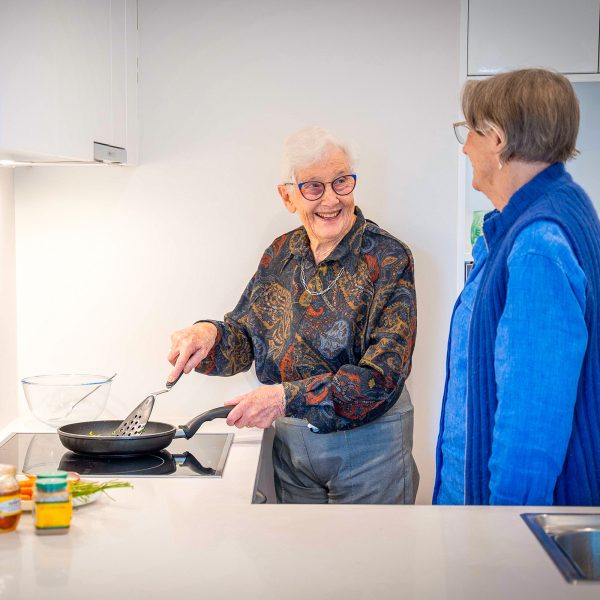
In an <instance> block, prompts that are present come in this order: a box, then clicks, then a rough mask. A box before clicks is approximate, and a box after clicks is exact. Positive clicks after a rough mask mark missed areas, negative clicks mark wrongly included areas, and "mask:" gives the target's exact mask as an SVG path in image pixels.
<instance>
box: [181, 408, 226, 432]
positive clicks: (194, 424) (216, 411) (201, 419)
mask: <svg viewBox="0 0 600 600" xmlns="http://www.w3.org/2000/svg"><path fill="white" fill-rule="evenodd" d="M234 408H235V407H234V406H217V408H211V409H210V410H209V411H206V412H205V413H202V414H201V415H198V416H197V417H194V418H193V419H192V420H191V421H190V422H189V423H186V424H185V425H180V426H179V429H180V430H181V431H183V433H184V435H185V437H186V439H188V440H189V439H190V438H191V437H192V436H193V435H194V434H195V433H196V431H198V429H200V425H202V423H206V421H212V420H213V419H225V418H226V417H227V415H228V414H229V413H230V412H231V411H232V410H233V409H234ZM175 437H177V434H175Z"/></svg>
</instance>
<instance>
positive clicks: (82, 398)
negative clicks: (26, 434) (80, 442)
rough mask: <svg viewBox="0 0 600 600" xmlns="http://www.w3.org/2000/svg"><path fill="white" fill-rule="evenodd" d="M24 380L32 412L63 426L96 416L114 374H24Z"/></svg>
mask: <svg viewBox="0 0 600 600" xmlns="http://www.w3.org/2000/svg"><path fill="white" fill-rule="evenodd" d="M21 383H22V384H23V390H24V391H25V398H26V400H27V405H28V406H29V410H31V412H32V413H33V415H34V416H35V417H37V418H38V419H39V420H40V421H43V422H44V423H47V424H48V425H52V426H53V427H62V426H63V425H67V424H68V423H78V422H80V421H94V420H95V419H97V418H98V417H99V416H100V415H101V414H102V411H103V410H104V408H105V406H106V401H107V400H108V394H109V392H110V384H111V383H112V377H106V376H105V375H83V374H66V375H36V376H33V377H25V378H24V379H22V380H21ZM86 394H87V396H86Z"/></svg>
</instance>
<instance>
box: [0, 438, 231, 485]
mask: <svg viewBox="0 0 600 600" xmlns="http://www.w3.org/2000/svg"><path fill="white" fill-rule="evenodd" d="M233 435H234V434H233V433H197V434H196V435H194V436H193V437H192V438H191V439H189V440H186V439H184V438H181V439H175V440H173V441H172V442H171V443H170V444H169V446H168V447H167V448H166V449H164V450H160V451H159V452H152V453H148V454H140V455H136V456H129V457H124V456H90V455H83V454H76V453H74V452H70V451H69V450H67V449H66V448H65V447H64V446H63V445H62V444H61V442H60V439H59V437H58V434H56V433H14V434H12V435H11V436H10V437H8V438H7V439H6V440H5V441H4V442H3V443H2V445H0V463H4V464H10V465H15V466H16V467H17V469H18V470H20V471H23V472H24V473H32V474H36V473H40V472H43V471H53V470H56V469H61V470H63V471H76V472H77V473H79V474H80V475H85V476H94V477H121V476H127V477H217V478H218V477H222V476H223V469H224V468H225V462H226V461H227V455H228V454H229V449H230V447H231V444H232V442H233Z"/></svg>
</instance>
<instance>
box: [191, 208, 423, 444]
mask: <svg viewBox="0 0 600 600" xmlns="http://www.w3.org/2000/svg"><path fill="white" fill-rule="evenodd" d="M355 211H356V221H355V223H354V225H353V227H352V229H351V230H350V231H349V232H348V234H347V235H346V236H345V237H344V239H343V240H342V241H341V242H340V243H339V244H338V246H337V247H336V248H335V249H334V250H333V252H332V253H331V254H330V255H329V256H328V257H327V258H326V259H325V260H323V261H322V262H321V263H319V265H316V264H315V261H314V258H313V255H312V252H311V249H310V245H309V240H308V236H307V234H306V230H305V229H304V227H299V228H298V229H295V230H294V231H291V232H289V233H286V234H284V235H282V236H281V237H279V238H277V239H276V240H275V241H274V242H273V243H272V244H271V246H270V247H269V248H268V249H267V250H266V251H265V253H264V255H263V257H262V259H261V261H260V264H259V266H258V270H257V271H256V273H255V274H254V277H252V279H251V281H250V283H249V284H248V286H247V287H246V290H245V291H244V294H243V295H242V297H241V299H240V301H239V302H238V305H237V306H236V307H235V309H234V310H233V311H232V312H230V313H228V314H227V315H225V320H224V321H223V322H222V321H210V322H211V323H214V325H216V327H217V329H218V335H217V340H216V343H215V345H214V347H213V349H212V350H211V352H210V353H209V354H208V356H207V357H206V358H205V359H204V360H203V361H202V363H200V365H198V367H197V369H196V370H197V371H199V372H201V373H205V374H207V375H221V376H229V375H235V374H236V373H239V372H241V371H245V370H247V369H249V368H250V366H251V364H252V361H253V360H254V361H255V362H256V374H257V376H258V379H259V380H260V381H261V382H262V383H263V384H278V383H283V386H284V389H285V400H286V416H289V417H297V418H301V419H306V420H307V421H308V423H309V424H311V425H312V426H313V427H314V428H316V429H318V431H319V432H320V433H328V432H331V431H338V430H343V429H351V428H353V427H358V426H359V425H363V424H364V423H368V422H370V421H372V420H374V419H376V418H377V417H379V416H381V415H382V414H383V413H385V412H386V411H387V410H388V409H389V408H390V407H392V406H393V405H394V403H395V402H396V400H397V399H398V397H399V395H400V393H401V392H402V388H403V386H404V381H405V380H406V378H407V377H408V375H409V373H410V368H411V357H412V352H413V346H414V342H415V335H416V327H417V310H416V300H415V287H414V276H413V260H412V255H411V253H410V250H409V249H408V247H407V246H406V245H405V244H403V243H402V242H400V241H399V240H397V239H396V238H395V237H393V236H392V235H390V234H389V233H387V232H386V231H384V230H383V229H380V228H379V227H378V226H377V225H376V224H375V223H373V222H372V221H368V220H365V218H364V217H363V215H362V212H361V211H360V209H358V208H356V209H355ZM305 284H306V285H305ZM328 288H329V289H328ZM327 289H328V291H326V292H325V293H322V294H318V292H322V291H323V290H327ZM309 290H310V292H313V294H311V293H310V292H309ZM315 292H317V294H315Z"/></svg>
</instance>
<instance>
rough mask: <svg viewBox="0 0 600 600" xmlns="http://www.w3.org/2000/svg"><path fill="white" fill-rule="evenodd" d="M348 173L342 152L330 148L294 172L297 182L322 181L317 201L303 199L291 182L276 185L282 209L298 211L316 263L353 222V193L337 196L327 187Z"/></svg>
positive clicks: (345, 159)
mask: <svg viewBox="0 0 600 600" xmlns="http://www.w3.org/2000/svg"><path fill="white" fill-rule="evenodd" d="M350 173H351V169H350V166H349V164H348V158H347V156H346V154H345V152H344V151H343V150H341V149H340V148H336V147H332V148H331V149H330V150H328V151H327V152H326V153H325V154H324V155H323V157H322V158H321V159H320V160H318V161H316V162H314V163H312V164H310V165H308V166H306V167H304V168H302V169H299V170H298V172H297V173H296V181H297V182H298V183H304V182H307V181H319V182H321V183H325V184H326V185H325V192H324V193H323V195H322V196H321V197H320V198H319V199H318V200H307V199H306V198H304V196H302V194H301V192H300V190H299V188H298V186H297V185H295V184H294V185H280V186H279V188H278V189H279V194H280V195H281V197H282V199H283V202H284V204H285V206H286V208H287V209H288V210H289V211H290V212H292V213H295V212H297V213H298V216H299V217H300V221H302V225H304V228H305V229H306V232H307V233H308V238H309V240H310V246H311V249H312V251H313V253H314V255H315V258H316V259H317V262H319V261H320V260H322V259H323V258H325V257H326V256H327V255H328V254H329V253H331V251H332V250H333V249H334V248H335V247H336V246H337V245H338V244H339V242H340V241H341V240H342V239H343V238H344V236H345V235H346V234H347V233H348V232H349V231H350V229H352V225H354V221H355V219H356V217H355V215H354V193H353V192H351V193H350V194H348V195H346V196H340V195H338V194H336V193H335V192H334V191H333V188H332V187H331V182H332V181H333V180H335V179H336V178H338V177H340V176H341V175H348V174H350Z"/></svg>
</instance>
